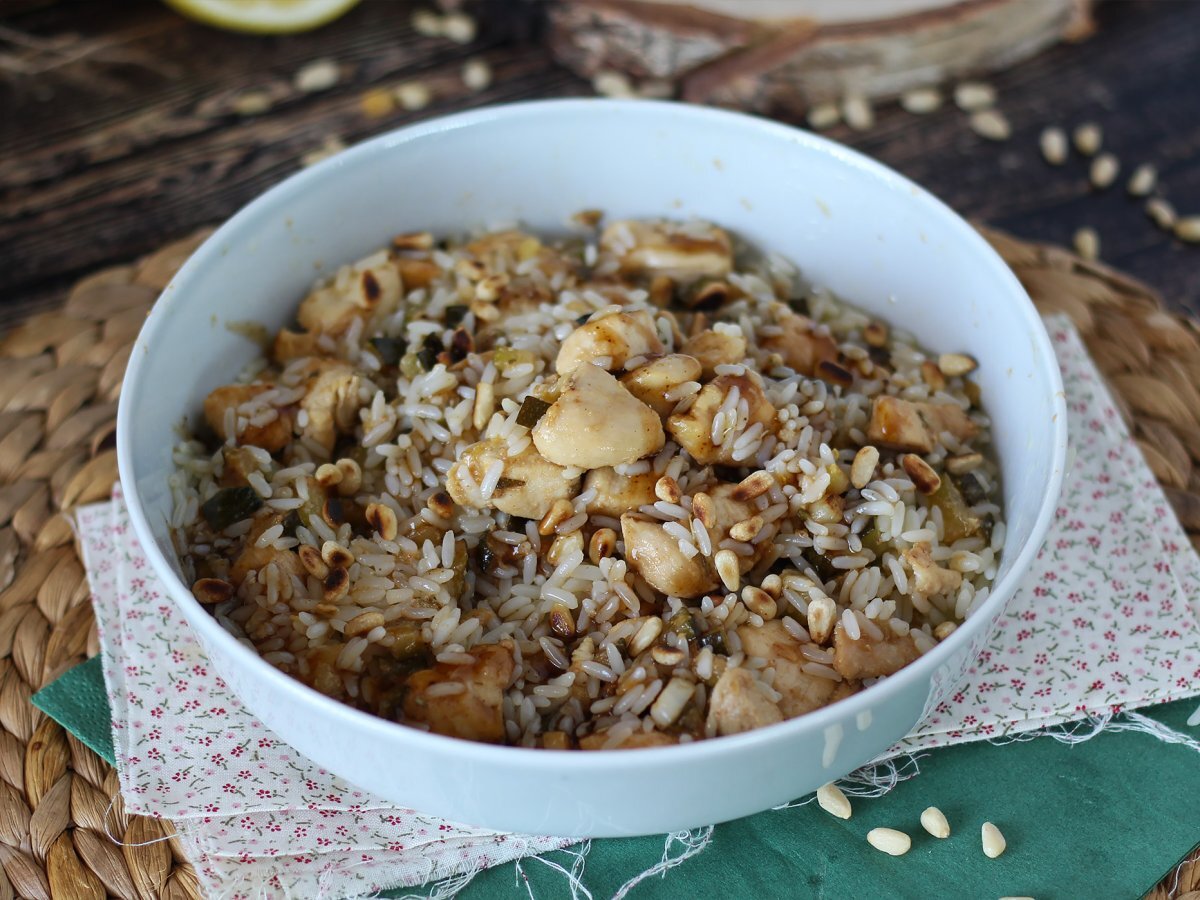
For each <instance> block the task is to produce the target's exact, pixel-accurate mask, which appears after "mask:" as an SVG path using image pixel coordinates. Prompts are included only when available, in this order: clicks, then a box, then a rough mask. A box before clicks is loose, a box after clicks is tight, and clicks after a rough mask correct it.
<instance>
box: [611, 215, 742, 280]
mask: <svg viewBox="0 0 1200 900" xmlns="http://www.w3.org/2000/svg"><path fill="white" fill-rule="evenodd" d="M600 249H601V251H604V252H608V253H612V254H614V255H615V256H616V257H617V258H618V259H619V260H620V262H621V271H622V272H624V273H625V274H628V275H650V276H654V275H666V276H667V277H669V278H673V279H675V280H676V281H680V282H690V281H695V280H697V279H699V278H706V277H707V278H720V277H722V276H724V275H728V274H729V272H730V270H731V269H732V268H733V243H732V242H731V241H730V240H729V235H728V234H726V233H725V232H724V231H723V230H721V229H720V228H718V227H717V226H715V225H709V224H706V223H698V222H689V223H686V224H681V223H677V222H667V221H648V222H647V221H641V222H639V221H635V220H622V221H617V222H613V223H612V224H610V225H609V226H608V227H606V228H605V229H604V231H603V233H602V234H601V235H600Z"/></svg>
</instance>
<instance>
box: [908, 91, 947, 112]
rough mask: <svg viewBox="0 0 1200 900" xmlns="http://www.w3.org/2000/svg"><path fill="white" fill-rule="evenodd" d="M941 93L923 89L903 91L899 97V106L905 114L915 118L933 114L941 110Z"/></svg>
mask: <svg viewBox="0 0 1200 900" xmlns="http://www.w3.org/2000/svg"><path fill="white" fill-rule="evenodd" d="M941 105H942V92H941V91H939V90H938V89H937V88H932V87H923V88H913V89H912V90H911V91H905V92H904V93H903V94H901V95H900V106H902V107H903V108H904V111H905V112H910V113H912V114H913V115H916V116H923V115H925V114H926V113H931V112H934V111H935V110H937V109H939V108H941Z"/></svg>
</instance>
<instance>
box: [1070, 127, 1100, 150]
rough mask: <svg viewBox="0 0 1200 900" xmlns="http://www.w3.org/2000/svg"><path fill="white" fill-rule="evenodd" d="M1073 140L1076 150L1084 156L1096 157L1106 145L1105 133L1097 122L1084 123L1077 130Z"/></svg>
mask: <svg viewBox="0 0 1200 900" xmlns="http://www.w3.org/2000/svg"><path fill="white" fill-rule="evenodd" d="M1071 138H1072V140H1073V141H1074V142H1075V149H1076V150H1078V151H1079V152H1080V153H1082V154H1083V155H1084V156H1095V155H1096V154H1097V153H1099V152H1100V147H1101V145H1102V144H1103V143H1104V132H1103V131H1101V130H1100V126H1099V125H1097V124H1096V123H1095V122H1084V123H1083V124H1082V125H1079V126H1077V127H1076V128H1075V130H1074V131H1073V132H1072V133H1071Z"/></svg>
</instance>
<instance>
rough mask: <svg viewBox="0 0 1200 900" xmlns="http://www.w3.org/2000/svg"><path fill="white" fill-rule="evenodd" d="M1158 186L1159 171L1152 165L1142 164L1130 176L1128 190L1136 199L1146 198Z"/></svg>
mask: <svg viewBox="0 0 1200 900" xmlns="http://www.w3.org/2000/svg"><path fill="white" fill-rule="evenodd" d="M1156 184H1158V170H1157V169H1155V168H1154V166H1152V165H1150V163H1142V164H1141V165H1140V166H1138V167H1137V168H1136V169H1134V170H1133V174H1132V175H1130V176H1129V184H1128V185H1127V186H1126V189H1127V190H1128V191H1129V193H1131V194H1133V196H1135V197H1145V196H1146V195H1147V194H1149V193H1150V192H1151V191H1152V190H1154V186H1155V185H1156Z"/></svg>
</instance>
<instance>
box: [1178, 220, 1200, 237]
mask: <svg viewBox="0 0 1200 900" xmlns="http://www.w3.org/2000/svg"><path fill="white" fill-rule="evenodd" d="M1175 237H1177V238H1179V239H1180V240H1181V241H1187V242H1188V243H1189V244H1197V243H1200V216H1185V217H1184V218H1182V219H1180V220H1179V221H1178V222H1176V223H1175Z"/></svg>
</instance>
